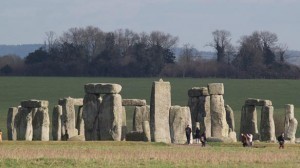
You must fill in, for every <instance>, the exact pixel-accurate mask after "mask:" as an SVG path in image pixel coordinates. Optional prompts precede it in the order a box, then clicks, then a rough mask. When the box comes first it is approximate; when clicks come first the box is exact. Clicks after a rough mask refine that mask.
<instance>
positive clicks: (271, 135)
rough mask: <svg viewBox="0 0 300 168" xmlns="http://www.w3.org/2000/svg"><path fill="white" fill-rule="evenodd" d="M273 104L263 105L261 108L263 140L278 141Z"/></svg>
mask: <svg viewBox="0 0 300 168" xmlns="http://www.w3.org/2000/svg"><path fill="white" fill-rule="evenodd" d="M273 112H274V107H273V106H263V107H262V110H261V122H260V134H261V140H262V141H271V142H276V136H275V124H274V119H273Z"/></svg>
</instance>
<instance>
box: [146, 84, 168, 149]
mask: <svg viewBox="0 0 300 168" xmlns="http://www.w3.org/2000/svg"><path fill="white" fill-rule="evenodd" d="M170 107H171V85H170V82H164V81H163V80H162V79H160V80H159V81H158V82H157V81H155V82H153V84H152V91H151V103H150V129H151V138H152V141H154V142H165V143H171V138H170V127H169V109H170Z"/></svg>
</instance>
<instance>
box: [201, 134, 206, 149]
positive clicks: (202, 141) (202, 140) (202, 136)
mask: <svg viewBox="0 0 300 168" xmlns="http://www.w3.org/2000/svg"><path fill="white" fill-rule="evenodd" d="M200 141H201V144H202V145H201V146H202V147H205V146H206V132H205V131H204V132H203V133H202V134H201V136H200Z"/></svg>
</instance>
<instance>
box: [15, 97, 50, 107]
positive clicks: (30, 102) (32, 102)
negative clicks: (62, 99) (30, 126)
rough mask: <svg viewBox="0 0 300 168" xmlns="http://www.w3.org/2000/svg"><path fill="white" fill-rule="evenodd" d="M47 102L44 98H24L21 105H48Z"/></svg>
mask: <svg viewBox="0 0 300 168" xmlns="http://www.w3.org/2000/svg"><path fill="white" fill-rule="evenodd" d="M48 105H49V102H48V101H46V100H35V99H31V100H25V101H22V102H21V106H22V107H24V108H39V107H48Z"/></svg>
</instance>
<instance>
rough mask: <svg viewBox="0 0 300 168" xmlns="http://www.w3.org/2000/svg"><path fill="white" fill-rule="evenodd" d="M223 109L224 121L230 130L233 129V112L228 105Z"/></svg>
mask: <svg viewBox="0 0 300 168" xmlns="http://www.w3.org/2000/svg"><path fill="white" fill-rule="evenodd" d="M225 111H226V121H227V124H228V126H229V129H231V130H232V131H234V130H235V123H234V113H233V110H232V108H231V107H230V106H229V105H226V106H225Z"/></svg>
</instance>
